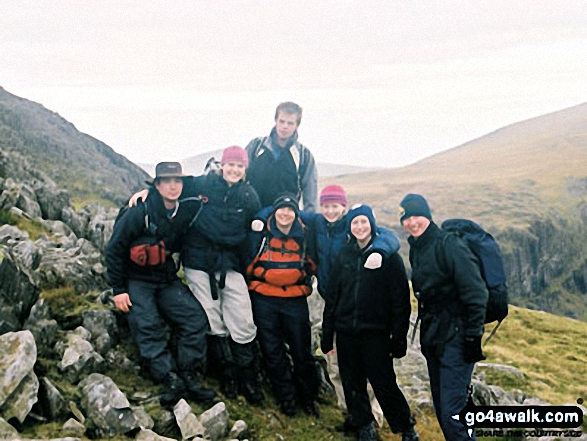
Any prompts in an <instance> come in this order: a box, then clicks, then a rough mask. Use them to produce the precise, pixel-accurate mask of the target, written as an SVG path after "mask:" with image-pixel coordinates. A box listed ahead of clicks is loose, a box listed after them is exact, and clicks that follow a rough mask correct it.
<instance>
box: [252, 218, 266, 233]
mask: <svg viewBox="0 0 587 441" xmlns="http://www.w3.org/2000/svg"><path fill="white" fill-rule="evenodd" d="M263 228H265V224H264V223H263V221H261V220H259V219H255V220H254V221H253V222H251V230H253V231H257V232H259V231H263Z"/></svg>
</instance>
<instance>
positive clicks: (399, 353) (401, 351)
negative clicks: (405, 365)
mask: <svg viewBox="0 0 587 441" xmlns="http://www.w3.org/2000/svg"><path fill="white" fill-rule="evenodd" d="M407 352H408V341H407V340H406V339H405V338H404V339H401V340H396V339H394V338H392V339H391V343H390V353H391V356H392V357H393V358H403V357H405V356H406V353H407Z"/></svg>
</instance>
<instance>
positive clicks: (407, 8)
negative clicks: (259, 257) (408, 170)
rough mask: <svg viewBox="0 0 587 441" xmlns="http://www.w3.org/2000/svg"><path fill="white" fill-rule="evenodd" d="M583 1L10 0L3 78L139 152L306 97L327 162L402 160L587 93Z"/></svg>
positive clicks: (253, 131)
mask: <svg viewBox="0 0 587 441" xmlns="http://www.w3.org/2000/svg"><path fill="white" fill-rule="evenodd" d="M586 17H587V2H585V1H584V0H568V1H565V0H563V1H541V0H516V1H512V0H489V1H479V0H476V1H470V2H468V1H462V0H459V1H457V0H445V1H435V0H427V1H424V0H409V1H406V0H401V1H400V0H398V1H395V0H384V1H368V0H367V1H344V0H337V1H331V0H318V1H316V0H298V1H296V2H288V1H285V2H278V1H274V0H273V1H269V0H267V1H259V0H257V1H255V0H250V1H247V0H241V1H236V0H231V1H222V0H210V1H208V0H176V1H172V2H169V1H149V0H141V1H124V0H116V1H111V0H101V1H96V2H86V1H79V0H44V1H38V0H34V1H28V0H2V1H0V86H2V87H4V88H5V89H6V90H7V91H9V92H11V93H13V94H15V95H18V96H22V97H24V98H27V99H30V100H32V101H36V102H39V103H41V104H43V105H44V106H45V107H47V108H49V109H51V110H53V111H55V112H57V113H59V114H60V115H61V116H63V117H64V118H66V119H67V120H69V121H70V122H72V123H73V124H75V126H76V127H77V128H78V129H79V130H81V131H82V132H85V133H88V134H90V135H92V136H94V137H95V138H98V139H100V140H102V141H104V142H105V143H107V144H108V145H110V146H111V147H112V148H114V149H115V150H116V151H117V152H119V153H121V154H123V155H125V156H127V157H128V158H129V159H131V160H132V161H135V162H157V161H161V160H181V159H183V158H186V157H189V156H192V155H195V154H198V153H203V152H206V151H209V150H214V149H219V148H223V147H226V146H229V145H233V144H239V145H243V146H244V145H246V143H247V142H248V141H249V140H250V139H251V138H253V137H255V136H260V135H266V134H268V132H269V131H270V129H271V127H272V126H273V115H274V111H275V107H276V105H277V104H278V103H280V102H282V101H295V102H297V103H299V104H300V105H301V106H302V107H303V108H304V117H303V121H302V125H301V126H300V129H299V132H300V140H301V141H302V142H303V143H304V144H306V145H307V146H308V147H310V149H311V150H312V151H313V153H314V155H315V156H316V158H317V160H319V161H327V162H337V163H344V164H357V165H379V166H388V167H391V166H399V165H404V164H407V163H411V162H414V161H416V160H418V159H420V158H423V157H425V156H428V155H430V154H432V153H435V152H438V151H441V150H445V149H447V148H450V147H454V146H456V145H459V144H461V143H463V142H466V141H469V140H471V139H473V138H476V137H479V136H481V135H484V134H486V133H488V132H491V131H493V130H495V129H498V128H500V127H502V126H504V125H507V124H511V123H514V122H517V121H520V120H524V119H527V118H531V117H534V116H538V115H541V114H544V113H548V112H551V111H555V110H559V109H563V108H566V107H570V106H572V105H575V104H579V103H582V102H585V101H587V25H586V21H585V20H586Z"/></svg>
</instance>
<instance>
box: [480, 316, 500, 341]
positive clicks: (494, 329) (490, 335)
mask: <svg viewBox="0 0 587 441" xmlns="http://www.w3.org/2000/svg"><path fill="white" fill-rule="evenodd" d="M499 325H501V320H500V321H499V322H497V325H495V327H494V328H493V329H492V330H491V332H490V333H489V335H488V336H487V338H486V339H485V341H484V342H483V346H485V345H486V344H487V342H489V340H491V337H493V335H494V334H495V333H496V332H497V328H499Z"/></svg>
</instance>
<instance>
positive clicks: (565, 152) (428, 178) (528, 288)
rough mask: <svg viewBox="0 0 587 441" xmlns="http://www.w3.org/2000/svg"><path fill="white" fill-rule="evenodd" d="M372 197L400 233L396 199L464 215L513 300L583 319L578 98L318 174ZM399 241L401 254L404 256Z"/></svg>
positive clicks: (585, 121) (582, 149)
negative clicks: (426, 152) (455, 140)
mask: <svg viewBox="0 0 587 441" xmlns="http://www.w3.org/2000/svg"><path fill="white" fill-rule="evenodd" d="M332 182H337V183H339V184H341V185H343V186H345V188H347V189H348V191H349V195H350V198H351V201H352V202H359V201H365V202H368V203H370V204H372V205H373V206H374V207H375V209H376V212H377V214H378V219H379V220H380V222H381V223H382V224H384V225H387V226H389V227H391V228H392V229H394V230H395V231H396V232H398V233H399V234H400V236H401V237H402V238H404V239H405V233H403V231H402V230H401V227H400V225H399V219H398V215H397V213H398V205H399V202H400V201H401V199H402V198H403V196H405V195H406V194H407V193H420V194H422V195H424V196H425V197H426V198H427V200H428V201H429V204H430V206H431V208H432V212H433V217H434V219H435V221H436V222H437V223H438V224H440V223H441V222H442V221H443V220H444V219H447V218H453V217H466V218H470V219H472V220H474V221H477V222H478V223H480V224H481V225H482V226H484V227H485V228H486V229H487V230H488V231H490V232H491V233H492V234H493V235H494V236H495V237H496V238H497V239H498V241H499V242H500V244H501V246H502V251H503V253H504V259H505V261H506V266H507V270H508V276H509V287H510V292H511V293H512V300H513V302H514V303H515V304H518V305H521V306H527V307H530V308H534V309H542V310H546V311H551V312H555V313H558V314H564V315H567V316H570V317H576V318H582V319H583V320H585V319H587V296H586V294H587V241H585V237H586V236H587V104H581V105H579V106H575V107H572V108H569V109H565V110H562V111H559V112H555V113H552V114H549V115H544V116H541V117H538V118H533V119H530V120H527V121H523V122H520V123H516V124H512V125H510V126H507V127H504V128H502V129H500V130H497V131H495V132H493V133H490V134H488V135H486V136H483V137H481V138H479V139H476V140H473V141H471V142H468V143H466V144H463V145H461V146H459V147H456V148H453V149H451V150H448V151H446V152H443V153H439V154H437V155H434V156H432V157H429V158H427V159H424V160H422V161H420V162H418V163H415V164H413V165H410V166H407V167H402V168H397V169H390V170H382V171H377V172H371V173H368V174H356V175H349V176H344V177H341V178H337V179H322V182H321V185H324V184H327V183H332ZM407 250H408V245H407V243H406V242H405V241H404V247H403V253H404V257H405V258H406V259H407Z"/></svg>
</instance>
